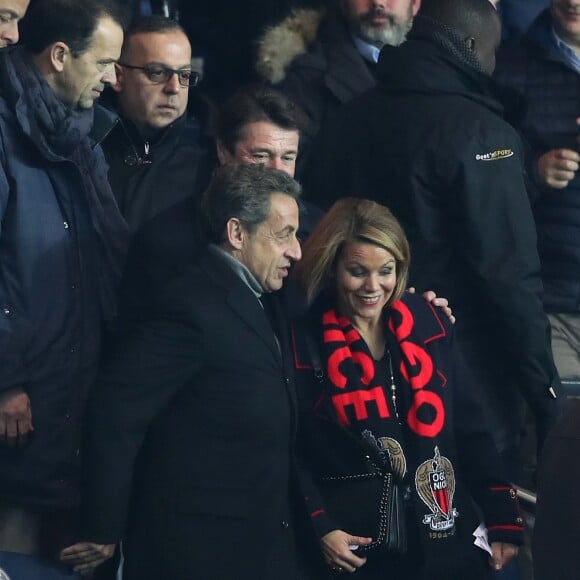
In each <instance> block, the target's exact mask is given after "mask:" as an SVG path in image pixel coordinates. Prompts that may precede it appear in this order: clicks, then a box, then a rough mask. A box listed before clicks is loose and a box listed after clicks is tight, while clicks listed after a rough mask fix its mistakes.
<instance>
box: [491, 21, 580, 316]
mask: <svg viewBox="0 0 580 580" xmlns="http://www.w3.org/2000/svg"><path fill="white" fill-rule="evenodd" d="M551 31H552V19H551V17H550V12H549V10H546V11H545V12H543V13H542V14H541V15H540V16H539V17H538V19H537V20H536V21H535V22H534V23H533V25H532V26H531V28H530V30H529V31H528V32H527V33H526V35H525V36H524V37H523V38H522V39H521V41H520V42H519V43H518V44H517V45H508V46H507V47H506V48H505V49H504V50H503V51H502V52H501V53H500V55H499V56H498V67H497V69H496V73H495V76H496V78H497V79H498V81H500V82H502V83H505V84H506V85H508V86H510V87H512V88H514V89H517V90H519V91H520V92H521V93H522V94H523V95H524V96H525V97H526V98H527V101H528V108H527V114H526V116H525V118H524V120H523V123H522V125H521V130H522V131H523V133H524V135H526V137H527V138H528V140H529V141H530V143H533V144H534V145H535V151H534V152H533V153H534V159H533V162H534V164H535V162H536V161H537V157H539V156H540V155H542V154H543V153H546V152H547V151H550V150H551V149H561V148H566V149H572V150H573V151H576V150H577V149H578V144H577V138H578V126H577V125H576V118H577V117H578V103H579V102H580V75H579V74H578V71H576V70H575V69H574V68H572V67H571V66H570V65H569V64H568V63H566V62H565V61H564V59H563V58H562V55H561V54H560V53H559V51H558V50H557V48H556V46H555V43H554V41H553V39H552V32H551ZM541 189H542V193H543V195H542V197H541V198H540V199H538V200H537V201H536V203H535V204H534V217H535V219H536V226H537V231H538V252H539V254H540V261H541V263H542V281H543V283H544V297H543V300H544V306H545V308H546V310H548V311H551V312H578V310H579V309H580V177H579V176H578V174H576V176H575V177H574V179H572V180H571V181H570V183H569V184H568V186H567V187H566V188H565V189H558V190H556V189H552V188H550V187H548V186H546V185H544V186H542V188H541Z"/></svg>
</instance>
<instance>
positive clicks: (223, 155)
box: [215, 139, 233, 165]
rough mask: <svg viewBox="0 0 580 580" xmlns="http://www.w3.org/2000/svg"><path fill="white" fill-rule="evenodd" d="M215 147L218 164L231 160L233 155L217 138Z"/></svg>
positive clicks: (224, 163) (225, 163)
mask: <svg viewBox="0 0 580 580" xmlns="http://www.w3.org/2000/svg"><path fill="white" fill-rule="evenodd" d="M215 147H216V151H217V156H218V160H219V162H220V165H227V164H228V163H231V162H232V161H233V155H232V154H231V153H230V152H229V151H228V149H227V147H226V146H225V145H224V144H223V143H222V142H221V141H220V140H219V139H217V140H216V143H215Z"/></svg>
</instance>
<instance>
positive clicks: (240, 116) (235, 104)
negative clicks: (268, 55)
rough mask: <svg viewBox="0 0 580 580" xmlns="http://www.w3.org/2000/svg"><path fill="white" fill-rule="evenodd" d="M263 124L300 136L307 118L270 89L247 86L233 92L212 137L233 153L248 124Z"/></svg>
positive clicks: (291, 103)
mask: <svg viewBox="0 0 580 580" xmlns="http://www.w3.org/2000/svg"><path fill="white" fill-rule="evenodd" d="M259 121H266V122H268V123H272V124H273V125H276V126H277V127H280V128H282V129H285V130H286V131H298V132H299V133H300V132H302V130H303V129H304V127H306V124H307V119H306V115H305V114H304V113H303V112H302V110H301V109H300V107H299V106H298V105H296V103H294V102H293V101H291V100H290V99H289V98H288V97H286V96H285V95H283V94H282V93H281V92H279V91H277V90H275V89H272V88H270V87H262V86H250V87H246V88H244V89H241V90H239V91H238V92H236V93H235V94H234V95H233V96H232V97H231V98H230V99H229V100H228V101H227V102H226V104H225V105H224V106H223V107H222V109H221V110H220V112H219V114H218V118H217V122H216V130H215V133H216V135H215V137H216V139H217V140H218V141H219V142H220V143H221V144H222V145H223V146H224V147H225V148H226V149H227V150H228V151H229V152H230V153H233V152H234V149H235V147H236V143H237V142H238V141H239V140H240V139H241V138H242V135H243V131H244V128H245V127H246V126H247V125H249V124H250V123H257V122H259Z"/></svg>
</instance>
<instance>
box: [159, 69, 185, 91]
mask: <svg viewBox="0 0 580 580" xmlns="http://www.w3.org/2000/svg"><path fill="white" fill-rule="evenodd" d="M180 86H181V85H180V84H179V77H178V76H177V73H173V74H172V75H171V78H170V79H169V80H168V81H167V82H166V83H165V86H164V87H163V90H164V91H165V92H166V93H171V94H176V93H178V92H179V87H180Z"/></svg>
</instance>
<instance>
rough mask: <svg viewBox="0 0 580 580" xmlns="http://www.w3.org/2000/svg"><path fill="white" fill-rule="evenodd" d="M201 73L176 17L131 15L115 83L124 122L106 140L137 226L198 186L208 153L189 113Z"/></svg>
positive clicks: (122, 198)
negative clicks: (200, 144)
mask: <svg viewBox="0 0 580 580" xmlns="http://www.w3.org/2000/svg"><path fill="white" fill-rule="evenodd" d="M197 80H198V74H197V73H196V72H194V71H192V70H191V45H190V43H189V40H188V38H187V36H186V34H185V32H184V31H183V29H182V28H181V27H180V26H179V24H177V22H175V21H174V20H171V19H170V18H166V17H164V16H157V15H155V16H147V17H142V18H140V19H138V20H136V21H135V22H134V23H133V25H132V26H131V28H130V29H129V31H128V32H127V34H126V36H125V41H124V43H123V49H122V51H121V58H120V59H119V62H118V64H117V82H116V83H115V84H114V85H113V86H112V90H113V91H114V93H113V95H112V96H113V97H114V98H113V103H112V105H113V108H114V109H115V110H116V112H117V113H118V114H119V122H118V123H117V125H116V127H115V129H114V130H113V131H112V132H111V133H110V134H109V135H108V136H107V138H106V139H105V141H104V144H103V148H104V151H105V156H106V158H107V161H108V162H109V166H110V169H109V181H110V183H111V186H112V188H113V192H114V193H115V196H116V198H117V202H118V204H119V208H120V209H121V212H122V213H123V215H124V216H125V219H126V220H127V223H128V224H129V228H130V230H131V232H132V233H135V232H136V231H137V230H138V229H139V228H140V227H141V226H142V225H143V224H144V223H146V222H147V221H149V220H150V219H152V218H153V217H154V216H155V215H157V214H158V213H160V212H161V211H163V210H165V209H167V208H169V207H171V206H172V205H174V204H175V203H177V202H179V201H182V200H183V199H184V198H186V197H189V196H191V195H192V194H193V192H194V191H196V190H197V187H196V183H197V180H198V178H199V175H200V171H199V169H200V164H201V160H202V158H203V155H202V153H201V150H200V148H198V147H197V146H196V141H197V135H196V131H195V130H194V129H193V128H192V125H191V123H190V122H189V120H188V118H187V105H188V97H189V89H190V88H192V87H194V86H195V85H196V84H197ZM203 175H204V181H205V182H207V177H206V173H205V172H204V173H203Z"/></svg>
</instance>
